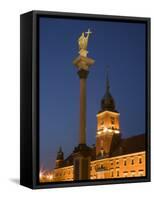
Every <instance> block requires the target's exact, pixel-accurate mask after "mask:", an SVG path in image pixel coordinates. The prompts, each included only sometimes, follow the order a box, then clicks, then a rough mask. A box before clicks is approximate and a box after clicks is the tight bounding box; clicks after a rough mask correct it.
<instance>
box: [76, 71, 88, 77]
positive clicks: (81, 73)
mask: <svg viewBox="0 0 154 200" xmlns="http://www.w3.org/2000/svg"><path fill="white" fill-rule="evenodd" d="M77 73H78V75H79V78H80V79H86V78H87V77H88V74H89V71H87V70H84V69H80V70H79V71H78V72H77Z"/></svg>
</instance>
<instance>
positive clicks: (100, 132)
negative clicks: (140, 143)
mask: <svg viewBox="0 0 154 200" xmlns="http://www.w3.org/2000/svg"><path fill="white" fill-rule="evenodd" d="M119 115H120V113H119V112H117V110H116V108H115V101H114V99H113V97H112V95H111V93H110V84H109V78H108V73H107V75H106V91H105V95H104V97H103V98H102V100H101V110H100V111H99V112H98V113H97V115H96V116H97V133H96V157H97V159H99V158H102V157H108V156H110V153H112V152H111V151H112V148H113V147H114V146H115V145H116V144H117V143H118V141H119V139H120V123H119Z"/></svg>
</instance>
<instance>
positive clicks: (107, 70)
mask: <svg viewBox="0 0 154 200" xmlns="http://www.w3.org/2000/svg"><path fill="white" fill-rule="evenodd" d="M109 91H110V82H109V65H106V93H108V92H109Z"/></svg>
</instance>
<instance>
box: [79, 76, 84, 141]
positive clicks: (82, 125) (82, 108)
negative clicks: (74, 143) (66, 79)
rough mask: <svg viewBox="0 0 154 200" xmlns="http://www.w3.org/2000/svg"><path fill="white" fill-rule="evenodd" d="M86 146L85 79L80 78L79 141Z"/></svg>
mask: <svg viewBox="0 0 154 200" xmlns="http://www.w3.org/2000/svg"><path fill="white" fill-rule="evenodd" d="M79 144H86V79H85V78H80V140H79Z"/></svg>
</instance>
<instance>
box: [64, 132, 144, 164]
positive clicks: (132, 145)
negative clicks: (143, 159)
mask: <svg viewBox="0 0 154 200" xmlns="http://www.w3.org/2000/svg"><path fill="white" fill-rule="evenodd" d="M114 139H115V140H116V138H113V141H115V140H114ZM145 142H146V141H145V134H140V135H135V136H131V137H128V138H120V139H119V140H117V143H116V142H114V143H113V144H112V146H111V151H110V155H109V156H108V158H111V157H115V156H121V155H127V154H131V153H137V152H141V151H145V146H146V143H145ZM89 148H90V150H91V161H94V160H96V147H95V146H94V145H93V146H92V147H89ZM73 155H74V151H73V152H72V153H71V154H70V155H69V156H68V157H67V158H66V159H64V161H63V163H62V164H61V167H67V166H71V165H73ZM104 158H106V157H104ZM97 159H99V158H97ZM100 159H103V158H100Z"/></svg>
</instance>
